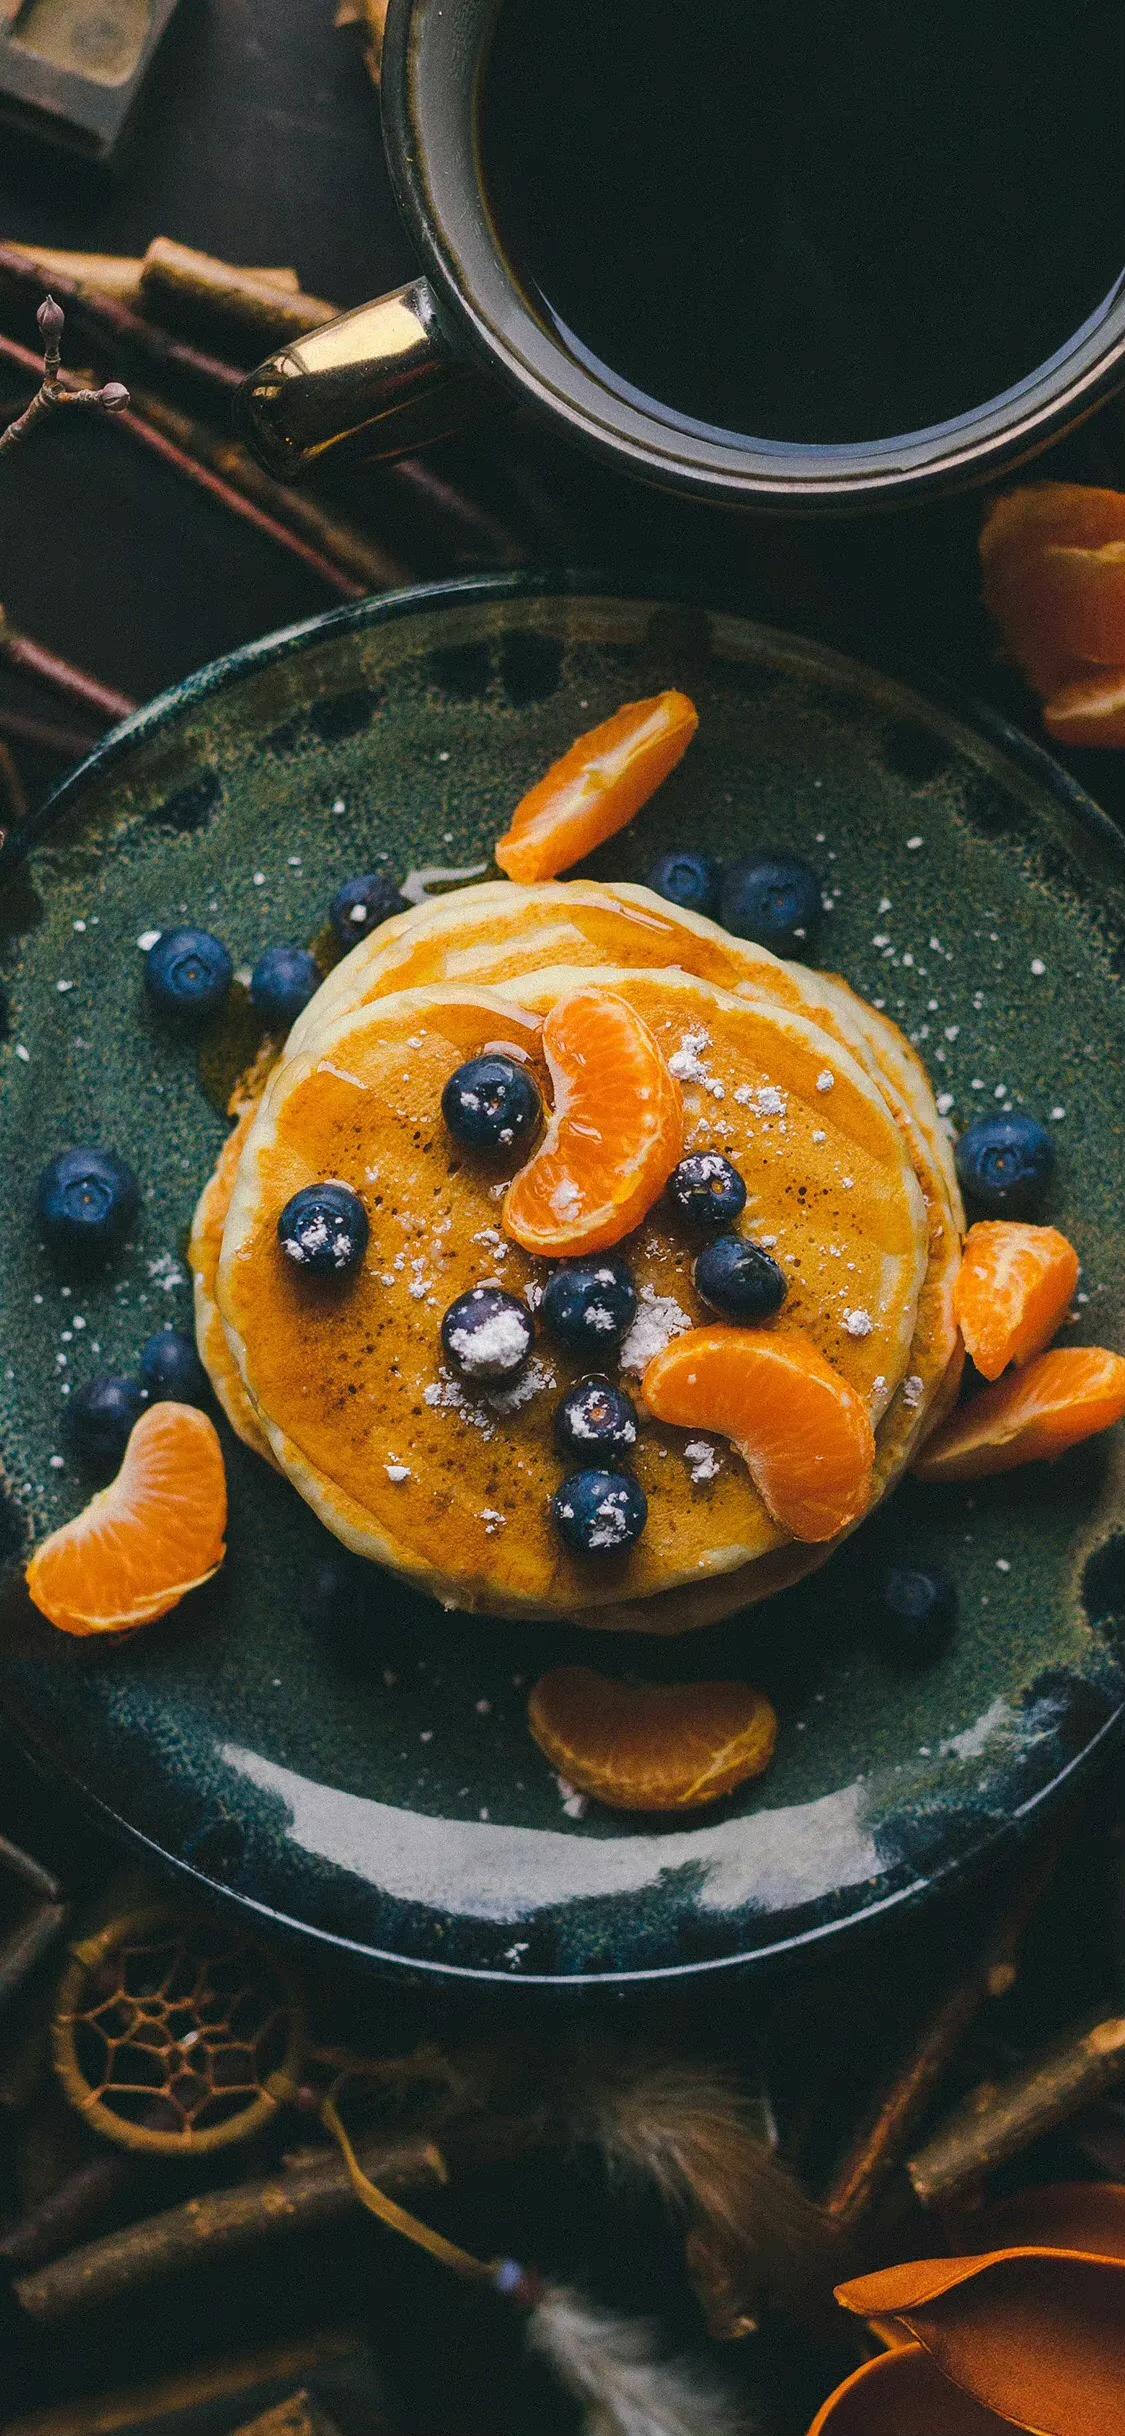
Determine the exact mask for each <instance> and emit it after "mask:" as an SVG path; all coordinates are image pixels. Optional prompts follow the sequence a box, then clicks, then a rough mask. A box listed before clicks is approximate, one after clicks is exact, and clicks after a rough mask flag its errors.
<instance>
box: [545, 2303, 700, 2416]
mask: <svg viewBox="0 0 1125 2436" xmlns="http://www.w3.org/2000/svg"><path fill="white" fill-rule="evenodd" d="M527 2339H528V2342H529V2343H530V2345H531V2347H532V2349H533V2350H534V2351H537V2352H539V2353H540V2354H541V2355H542V2356H543V2358H544V2359H546V2360H548V2361H549V2362H550V2365H551V2367H552V2368H553V2369H554V2372H555V2375H556V2376H557V2377H558V2379H559V2381H560V2383H561V2384H562V2385H564V2386H565V2388H566V2390H567V2392H568V2393H569V2394H571V2395H573V2397H574V2399H575V2401H576V2402H578V2403H580V2404H581V2406H582V2410H583V2414H584V2419H583V2426H584V2436H736V2431H740V2432H741V2436H745V2430H746V2422H745V2420H744V2419H743V2418H742V2416H741V2414H737V2415H736V2413H735V2411H734V2409H733V2407H732V2405H731V2403H730V2402H729V2400H728V2399H727V2397H726V2396H724V2395H723V2394H722V2393H721V2392H720V2390H719V2389H718V2387H717V2386H716V2384H715V2383H714V2381H713V2380H712V2379H711V2378H710V2377H708V2376H707V2374H706V2372H705V2371H703V2370H701V2369H700V2368H698V2367H697V2366H696V2364H695V2363H693V2362H691V2361H687V2360H668V2359H665V2358H663V2357H662V2356H661V2353H660V2349H659V2343H658V2338H657V2336H656V2333H655V2330H654V2328H653V2327H651V2326H649V2325H647V2324H644V2323H642V2322H641V2321H640V2320H638V2319H636V2318H622V2317H619V2316H617V2315H616V2314H615V2313H614V2312H613V2311H611V2310H607V2309H601V2308H599V2307H597V2306H596V2305H595V2304H594V2303H593V2302H591V2301H588V2300H585V2299H584V2298H583V2296H582V2294H581V2293H578V2292H573V2291H570V2290H569V2289H568V2288H567V2287H566V2286H565V2285H561V2284H550V2285H548V2286H547V2287H546V2288H545V2290H544V2291H543V2293H542V2295H541V2296H540V2299H539V2301H538V2303H537V2305H536V2307H535V2308H534V2309H533V2311H532V2313H531V2317H530V2320H529V2323H528V2334H527Z"/></svg>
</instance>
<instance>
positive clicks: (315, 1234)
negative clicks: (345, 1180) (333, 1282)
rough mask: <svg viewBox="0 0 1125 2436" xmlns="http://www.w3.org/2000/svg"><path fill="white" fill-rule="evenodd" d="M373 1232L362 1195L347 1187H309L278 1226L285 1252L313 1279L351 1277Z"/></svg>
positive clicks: (298, 1195)
mask: <svg viewBox="0 0 1125 2436" xmlns="http://www.w3.org/2000/svg"><path fill="white" fill-rule="evenodd" d="M370 1231H371V1230H370V1228H369V1226H368V1223H367V1212H366V1210H365V1209H364V1206H363V1203H362V1201H361V1200H360V1198H359V1194H358V1193H353V1192H352V1191H351V1189H350V1187H349V1186H348V1185H346V1184H306V1185H305V1186H304V1187H303V1188H302V1190H301V1191H300V1192H299V1193H294V1195H293V1198H292V1200H291V1201H287V1202H286V1204H285V1207H284V1209H283V1210H282V1213H281V1216H280V1218H279V1219H278V1222H277V1233H278V1240H279V1242H280V1244H281V1248H282V1251H283V1252H285V1253H286V1254H287V1255H288V1257H289V1259H290V1260H292V1261H294V1262H295V1263H296V1265H297V1267H298V1268H303V1269H307V1271H308V1274H309V1276H310V1277H351V1276H352V1275H353V1274H354V1272H355V1271H356V1269H358V1268H359V1267H360V1265H361V1263H362V1260H363V1255H364V1253H365V1252H366V1250H367V1240H368V1236H369V1234H370Z"/></svg>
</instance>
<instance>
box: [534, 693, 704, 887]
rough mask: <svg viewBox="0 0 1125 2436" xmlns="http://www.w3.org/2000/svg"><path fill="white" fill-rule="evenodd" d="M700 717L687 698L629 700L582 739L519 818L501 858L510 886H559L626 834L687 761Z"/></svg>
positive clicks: (556, 765)
mask: <svg viewBox="0 0 1125 2436" xmlns="http://www.w3.org/2000/svg"><path fill="white" fill-rule="evenodd" d="M698 725H699V713H698V711H697V710H696V707H695V704H694V702H692V701H690V700H689V698H688V696H687V694H680V693H675V692H670V693H663V694H654V695H653V696H652V698H651V699H650V700H649V701H647V702H626V703H624V704H623V706H622V708H621V709H620V710H618V711H615V712H614V714H613V717H612V719H606V720H605V721H604V722H603V724H602V725H601V726H600V727H594V728H591V729H590V731H589V733H588V735H585V736H579V738H578V740H577V742H576V743H574V744H572V745H571V747H570V751H569V752H568V753H564V754H563V757H562V759H561V761H556V762H555V763H553V765H552V767H551V768H550V769H549V770H548V771H547V774H546V777H545V778H541V779H540V780H539V783H538V786H534V787H532V789H531V791H530V793H529V794H527V795H525V796H524V798H523V801H522V802H521V803H519V804H517V806H516V809H515V811H514V812H513V814H512V819H511V825H510V827H509V829H508V831H507V834H506V836H504V837H502V838H501V839H500V842H499V844H498V846H497V848H496V860H497V862H498V863H499V865H500V869H501V871H503V872H505V873H506V874H507V877H508V878H509V879H510V880H520V881H534V880H553V879H554V878H555V876H556V874H557V873H558V872H560V871H568V870H569V868H570V865H571V864H572V863H577V862H579V861H580V860H581V858H582V856H583V855H585V854H592V852H593V850H594V847H595V846H601V845H604V843H605V840H606V839H607V837H614V836H616V834H617V831H618V830H619V829H624V827H625V826H626V823H627V822H628V821H631V820H632V818H633V816H634V814H635V813H637V812H639V811H640V808H641V805H642V804H646V803H647V802H648V799H649V796H650V795H653V794H655V792H656V789H657V787H659V786H660V785H662V783H663V781H664V780H665V779H666V778H667V777H668V776H669V774H670V772H671V771H672V770H674V769H675V767H676V764H677V762H679V761H682V759H683V756H684V754H685V753H686V751H687V748H688V746H689V744H690V743H691V740H692V737H693V736H694V734H695V731H696V728H697V727H698Z"/></svg>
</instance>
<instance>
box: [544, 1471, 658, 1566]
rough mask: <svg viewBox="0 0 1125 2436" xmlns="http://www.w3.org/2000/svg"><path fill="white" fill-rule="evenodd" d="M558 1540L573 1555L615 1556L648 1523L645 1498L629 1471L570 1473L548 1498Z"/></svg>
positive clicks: (637, 1535) (638, 1536)
mask: <svg viewBox="0 0 1125 2436" xmlns="http://www.w3.org/2000/svg"><path fill="white" fill-rule="evenodd" d="M551 1513H552V1515H553V1516H554V1521H555V1528H556V1530H557V1531H558V1534H559V1538H560V1539H561V1540H563V1541H565V1544H566V1546H567V1547H568V1548H572V1549H573V1550H574V1553H575V1555H576V1556H616V1555H617V1554H619V1553H620V1551H621V1550H623V1549H625V1548H631V1547H632V1546H633V1544H634V1542H635V1541H636V1540H638V1539H639V1538H640V1536H641V1533H642V1531H643V1530H644V1527H645V1524H646V1522H647V1521H648V1499H647V1497H646V1496H645V1493H644V1490H643V1489H642V1487H641V1484H640V1481H639V1480H634V1479H633V1476H632V1474H631V1473H630V1472H571V1474H570V1476H569V1478H568V1479H566V1480H564V1482H563V1484H562V1487H561V1489H556V1491H555V1494H554V1496H553V1497H552V1499H551Z"/></svg>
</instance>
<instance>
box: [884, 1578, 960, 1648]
mask: <svg viewBox="0 0 1125 2436" xmlns="http://www.w3.org/2000/svg"><path fill="white" fill-rule="evenodd" d="M956 1620H957V1593H956V1591H955V1589H954V1587H953V1584H952V1582H951V1581H950V1579H949V1576H948V1574H945V1573H941V1572H939V1571H938V1570H937V1568H936V1567H929V1566H922V1565H891V1566H889V1567H888V1569H887V1571H886V1572H885V1573H884V1575H883V1577H882V1580H881V1581H880V1583H879V1587H878V1603H877V1608H876V1629H877V1633H878V1637H879V1641H880V1643H881V1645H882V1648H883V1652H884V1655H885V1656H886V1657H888V1658H890V1659H892V1660H893V1661H894V1662H895V1663H896V1664H897V1665H899V1666H928V1665H929V1664H930V1663H931V1661H932V1660H933V1659H934V1658H940V1657H941V1655H942V1652H943V1650H945V1649H946V1648H948V1645H949V1642H950V1640H951V1638H952V1634H953V1627H954V1624H955V1622H956Z"/></svg>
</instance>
